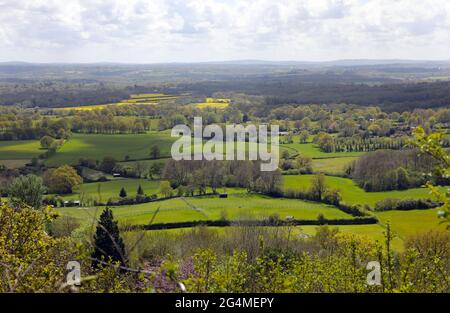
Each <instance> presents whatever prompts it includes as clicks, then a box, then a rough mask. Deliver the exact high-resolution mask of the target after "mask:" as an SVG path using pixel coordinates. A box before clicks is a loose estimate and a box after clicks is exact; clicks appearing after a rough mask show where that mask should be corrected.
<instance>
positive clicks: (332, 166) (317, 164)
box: [312, 157, 358, 174]
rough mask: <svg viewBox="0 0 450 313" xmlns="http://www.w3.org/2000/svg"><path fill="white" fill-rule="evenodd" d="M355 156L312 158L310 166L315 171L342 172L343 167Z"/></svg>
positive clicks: (354, 158)
mask: <svg viewBox="0 0 450 313" xmlns="http://www.w3.org/2000/svg"><path fill="white" fill-rule="evenodd" d="M356 159H358V158H357V157H342V158H327V159H313V161H312V167H313V171H314V172H315V173H327V174H343V173H344V169H345V167H346V166H347V165H348V164H350V163H351V162H352V161H354V160H356Z"/></svg>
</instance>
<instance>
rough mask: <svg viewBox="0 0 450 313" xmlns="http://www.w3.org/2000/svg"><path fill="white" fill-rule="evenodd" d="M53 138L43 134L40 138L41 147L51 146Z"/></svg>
mask: <svg viewBox="0 0 450 313" xmlns="http://www.w3.org/2000/svg"><path fill="white" fill-rule="evenodd" d="M54 141H55V139H53V138H52V137H50V136H44V137H42V138H41V147H42V148H44V149H48V148H50V147H51V146H52V144H53V142H54Z"/></svg>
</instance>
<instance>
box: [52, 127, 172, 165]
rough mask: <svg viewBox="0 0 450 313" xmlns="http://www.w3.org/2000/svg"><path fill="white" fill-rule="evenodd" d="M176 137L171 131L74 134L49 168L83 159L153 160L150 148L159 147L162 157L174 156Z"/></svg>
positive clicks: (54, 157) (54, 156) (53, 158)
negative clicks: (172, 148) (150, 157)
mask: <svg viewBox="0 0 450 313" xmlns="http://www.w3.org/2000/svg"><path fill="white" fill-rule="evenodd" d="M173 141H175V138H172V137H171V136H170V133H167V132H149V133H146V134H125V135H102V134H73V136H72V138H71V139H70V140H68V141H67V142H66V143H65V144H64V145H63V146H62V147H61V148H60V149H59V150H58V151H57V153H56V154H55V155H53V156H52V157H50V158H49V159H48V160H47V161H46V165H48V166H59V165H62V164H76V163H78V160H79V159H80V158H91V159H94V160H101V159H103V157H105V156H112V157H114V158H116V159H117V160H118V161H120V160H124V159H125V156H127V155H128V156H129V158H130V159H132V160H134V159H145V158H149V154H150V147H151V146H152V145H158V146H159V147H160V150H161V156H168V155H170V147H171V144H172V142H173Z"/></svg>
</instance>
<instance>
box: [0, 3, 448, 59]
mask: <svg viewBox="0 0 450 313" xmlns="http://www.w3.org/2000/svg"><path fill="white" fill-rule="evenodd" d="M355 58H370V59H375V58H381V59H390V58H401V59H450V1H447V0H421V1H420V0H397V1H396V0H277V1H274V0H254V1H246V0H241V1H233V0H227V1H225V0H146V1H142V0H0V61H29V62H124V63H154V62H198V61H220V60H237V59H262V60H299V61H300V60H305V61H322V60H335V59H355Z"/></svg>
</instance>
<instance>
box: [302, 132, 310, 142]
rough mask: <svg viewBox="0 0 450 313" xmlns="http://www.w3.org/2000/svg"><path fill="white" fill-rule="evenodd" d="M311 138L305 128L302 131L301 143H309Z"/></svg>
mask: <svg viewBox="0 0 450 313" xmlns="http://www.w3.org/2000/svg"><path fill="white" fill-rule="evenodd" d="M308 138H309V132H308V131H307V130H304V131H302V132H301V133H300V143H307V142H308Z"/></svg>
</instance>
